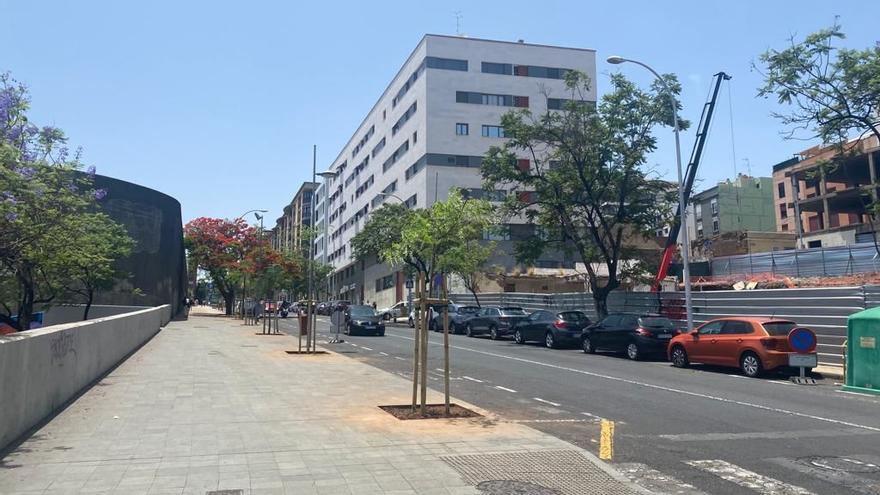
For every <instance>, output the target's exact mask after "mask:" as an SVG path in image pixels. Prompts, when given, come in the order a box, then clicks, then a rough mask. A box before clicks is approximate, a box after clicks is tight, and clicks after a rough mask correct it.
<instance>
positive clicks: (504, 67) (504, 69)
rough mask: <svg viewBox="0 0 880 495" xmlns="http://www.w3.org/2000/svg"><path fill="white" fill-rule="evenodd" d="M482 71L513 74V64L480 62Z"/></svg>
mask: <svg viewBox="0 0 880 495" xmlns="http://www.w3.org/2000/svg"><path fill="white" fill-rule="evenodd" d="M481 69H482V72H483V73H485V74H504V75H508V76H509V75H512V74H513V65H511V64H499V63H496V62H483V63H482V64H481Z"/></svg>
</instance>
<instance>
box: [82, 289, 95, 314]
mask: <svg viewBox="0 0 880 495" xmlns="http://www.w3.org/2000/svg"><path fill="white" fill-rule="evenodd" d="M94 298H95V292H94V291H92V290H89V291H88V294H87V295H86V309H85V310H83V321H86V320H88V319H89V310H90V309H92V301H93V300H94Z"/></svg>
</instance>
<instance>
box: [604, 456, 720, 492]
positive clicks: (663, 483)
mask: <svg viewBox="0 0 880 495" xmlns="http://www.w3.org/2000/svg"><path fill="white" fill-rule="evenodd" d="M614 467H615V468H617V470H618V471H620V472H621V473H623V475H624V476H626V477H627V478H629V480H630V481H632V482H633V483H635V484H637V485H639V486H641V487H644V488H645V489H647V490H648V491H649V492H651V493H675V494H677V495H706V494H705V493H704V492H701V491H699V490H697V488H696V487H695V486H694V485H691V484H688V483H685V482H683V481H681V480H678V479H676V478H674V477H672V476H669V475H667V474H663V473H661V472H660V471H657V470H656V469H653V468H650V467H648V466H647V465H645V464H640V463H636V462H627V463H614Z"/></svg>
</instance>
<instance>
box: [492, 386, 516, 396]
mask: <svg viewBox="0 0 880 495" xmlns="http://www.w3.org/2000/svg"><path fill="white" fill-rule="evenodd" d="M495 388H497V389H498V390H504V391H505V392H510V393H512V394H515V393H516V390H514V389H512V388H507V387H502V386H501V385H495Z"/></svg>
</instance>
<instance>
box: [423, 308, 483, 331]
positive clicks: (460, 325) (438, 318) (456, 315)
mask: <svg viewBox="0 0 880 495" xmlns="http://www.w3.org/2000/svg"><path fill="white" fill-rule="evenodd" d="M479 313H480V307H479V306H463V305H460V304H450V305H449V331H450V332H451V333H461V332H464V328H465V323H467V321H468V320H470V319H471V318H473V317H475V316H477V315H478V314H479ZM428 328H429V329H430V330H433V331H435V332H442V331H443V308H442V306H441V307H440V309H439V310H437V311H434V312H433V314H432V317H431V321H430V323H429V324H428Z"/></svg>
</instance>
